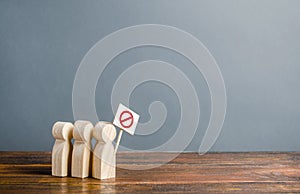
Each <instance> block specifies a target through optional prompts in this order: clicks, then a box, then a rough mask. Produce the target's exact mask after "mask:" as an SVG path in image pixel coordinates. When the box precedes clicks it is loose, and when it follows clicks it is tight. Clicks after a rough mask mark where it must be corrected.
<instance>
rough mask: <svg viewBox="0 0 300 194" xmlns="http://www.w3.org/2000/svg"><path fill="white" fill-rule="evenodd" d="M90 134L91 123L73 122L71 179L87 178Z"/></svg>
mask: <svg viewBox="0 0 300 194" xmlns="http://www.w3.org/2000/svg"><path fill="white" fill-rule="evenodd" d="M92 132H93V125H92V123H91V122H89V121H76V122H75V124H74V131H73V138H74V145H73V154H72V171H71V172H72V177H78V178H85V177H88V176H89V169H90V156H91V148H92V144H91V138H92Z"/></svg>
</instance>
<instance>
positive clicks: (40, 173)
mask: <svg viewBox="0 0 300 194" xmlns="http://www.w3.org/2000/svg"><path fill="white" fill-rule="evenodd" d="M167 156H168V154H167V153H119V154H118V156H117V163H118V164H117V165H118V168H117V178H116V179H115V180H106V181H100V180H97V179H93V178H86V179H79V178H72V177H65V178H58V177H53V176H51V153H50V152H0V193H61V192H65V193H80V192H87V193H88V192H90V193H95V192H98V193H99V192H101V193H149V192H152V193H162V192H168V193H208V192H210V193H226V192H228V193H249V192H251V193H257V192H266V193H271V192H279V193H283V192H295V193H300V153H299V152H291V153H277V152H276V153H265V152H256V153H208V154H205V155H202V156H201V155H198V154H196V153H185V154H180V155H179V156H178V157H177V158H176V159H174V160H173V161H171V162H169V163H167V164H164V165H162V166H160V167H157V168H154V169H149V170H128V169H126V168H128V167H146V166H148V165H151V164H157V163H159V162H160V161H161V160H162V158H164V157H167Z"/></svg>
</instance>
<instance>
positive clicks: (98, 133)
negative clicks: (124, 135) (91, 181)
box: [92, 122, 116, 179]
mask: <svg viewBox="0 0 300 194" xmlns="http://www.w3.org/2000/svg"><path fill="white" fill-rule="evenodd" d="M93 136H94V138H95V139H96V141H97V142H96V145H95V148H94V152H93V164H92V166H93V168H92V176H93V177H94V178H97V179H108V178H115V177H116V153H115V150H114V146H113V144H112V141H113V140H114V139H115V137H116V128H115V127H114V126H113V125H112V124H111V123H108V122H98V123H97V125H96V126H95V128H94V130H93Z"/></svg>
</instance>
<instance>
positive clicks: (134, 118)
mask: <svg viewBox="0 0 300 194" xmlns="http://www.w3.org/2000/svg"><path fill="white" fill-rule="evenodd" d="M139 118H140V115H138V114H136V113H135V112H133V111H132V110H130V109H129V108H127V107H126V106H124V105H123V104H119V107H118V110H117V113H116V115H115V119H114V122H113V124H114V125H115V126H117V127H119V128H121V129H123V130H124V131H126V132H127V133H129V134H130V135H134V131H135V129H136V126H137V123H138V121H139Z"/></svg>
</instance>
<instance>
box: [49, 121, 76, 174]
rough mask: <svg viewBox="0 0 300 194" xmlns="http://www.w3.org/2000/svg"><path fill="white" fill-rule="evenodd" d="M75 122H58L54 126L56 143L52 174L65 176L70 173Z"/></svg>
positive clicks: (53, 133) (53, 151) (53, 132)
mask: <svg viewBox="0 0 300 194" xmlns="http://www.w3.org/2000/svg"><path fill="white" fill-rule="evenodd" d="M73 128H74V126H73V124H72V123H68V122H56V123H55V124H54V125H53V128H52V135H53V137H54V138H55V143H54V146H53V149H52V175H53V176H60V177H64V176H67V175H68V174H70V167H71V165H70V164H71V153H72V143H71V139H72V135H73Z"/></svg>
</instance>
